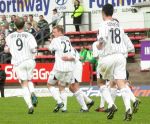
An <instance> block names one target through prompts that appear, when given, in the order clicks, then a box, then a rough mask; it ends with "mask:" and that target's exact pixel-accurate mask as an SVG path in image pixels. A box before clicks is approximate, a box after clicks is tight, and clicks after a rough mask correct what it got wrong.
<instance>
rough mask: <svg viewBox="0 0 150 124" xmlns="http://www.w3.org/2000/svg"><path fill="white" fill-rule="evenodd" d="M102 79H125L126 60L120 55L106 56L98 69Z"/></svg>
mask: <svg viewBox="0 0 150 124" xmlns="http://www.w3.org/2000/svg"><path fill="white" fill-rule="evenodd" d="M98 69H99V72H100V74H101V75H102V78H103V79H109V80H114V79H126V58H125V57H124V56H123V55H122V54H113V55H108V56H106V57H104V58H102V59H101V64H100V65H99V67H98Z"/></svg>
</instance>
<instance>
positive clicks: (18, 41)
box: [16, 38, 23, 51]
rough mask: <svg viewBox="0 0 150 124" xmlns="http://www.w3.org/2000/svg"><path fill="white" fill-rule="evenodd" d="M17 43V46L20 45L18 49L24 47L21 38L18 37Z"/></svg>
mask: <svg viewBox="0 0 150 124" xmlns="http://www.w3.org/2000/svg"><path fill="white" fill-rule="evenodd" d="M16 45H17V47H18V51H21V50H22V48H23V42H22V40H21V39H20V38H18V39H17V40H16Z"/></svg>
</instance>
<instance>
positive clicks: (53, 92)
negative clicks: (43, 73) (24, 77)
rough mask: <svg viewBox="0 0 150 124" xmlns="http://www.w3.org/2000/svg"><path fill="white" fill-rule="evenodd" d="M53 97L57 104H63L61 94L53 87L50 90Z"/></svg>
mask: <svg viewBox="0 0 150 124" xmlns="http://www.w3.org/2000/svg"><path fill="white" fill-rule="evenodd" d="M48 89H49V91H50V93H51V95H52V97H53V98H54V99H55V100H56V101H57V104H59V103H62V99H61V98H60V93H59V91H57V89H56V88H55V87H53V86H51V87H50V88H48Z"/></svg>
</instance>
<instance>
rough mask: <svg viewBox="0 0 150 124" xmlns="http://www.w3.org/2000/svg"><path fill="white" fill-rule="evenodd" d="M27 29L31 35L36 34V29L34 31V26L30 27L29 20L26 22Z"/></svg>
mask: <svg viewBox="0 0 150 124" xmlns="http://www.w3.org/2000/svg"><path fill="white" fill-rule="evenodd" d="M27 31H28V32H29V33H31V34H32V35H33V36H35V35H36V31H35V29H34V28H32V24H31V23H30V22H28V23H27Z"/></svg>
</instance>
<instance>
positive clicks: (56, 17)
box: [52, 9, 61, 27]
mask: <svg viewBox="0 0 150 124" xmlns="http://www.w3.org/2000/svg"><path fill="white" fill-rule="evenodd" d="M60 19H61V16H60V15H59V13H58V11H57V9H53V16H52V27H54V26H56V25H57V24H58V22H59V20H60Z"/></svg>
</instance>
